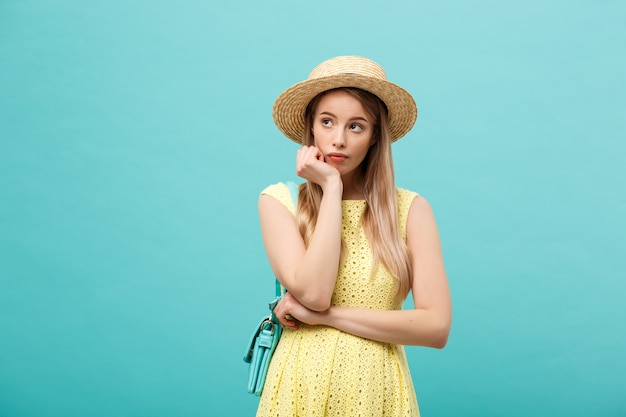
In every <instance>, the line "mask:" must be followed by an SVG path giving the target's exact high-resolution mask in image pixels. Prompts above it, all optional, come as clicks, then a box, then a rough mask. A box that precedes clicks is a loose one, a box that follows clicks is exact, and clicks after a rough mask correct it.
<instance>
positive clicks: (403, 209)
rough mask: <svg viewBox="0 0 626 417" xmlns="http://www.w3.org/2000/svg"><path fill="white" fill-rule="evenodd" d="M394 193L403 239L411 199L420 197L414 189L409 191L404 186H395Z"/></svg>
mask: <svg viewBox="0 0 626 417" xmlns="http://www.w3.org/2000/svg"><path fill="white" fill-rule="evenodd" d="M396 195H397V200H398V221H399V226H400V234H401V236H402V238H403V239H406V232H407V223H408V221H409V213H410V211H411V207H412V205H413V201H414V200H420V199H421V197H420V195H419V194H418V193H416V192H415V191H410V190H407V189H404V188H396ZM418 197H420V198H418Z"/></svg>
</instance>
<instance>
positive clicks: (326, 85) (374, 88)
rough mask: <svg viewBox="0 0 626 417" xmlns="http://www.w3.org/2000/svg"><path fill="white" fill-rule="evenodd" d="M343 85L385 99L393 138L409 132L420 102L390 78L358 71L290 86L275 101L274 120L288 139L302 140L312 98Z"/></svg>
mask: <svg viewBox="0 0 626 417" xmlns="http://www.w3.org/2000/svg"><path fill="white" fill-rule="evenodd" d="M341 87H355V88H360V89H361V90H365V91H368V92H370V93H372V94H374V95H376V96H377V97H378V98H380V99H381V100H382V101H383V102H384V103H385V105H386V106H387V111H388V113H389V135H390V138H391V141H392V142H395V141H397V140H398V139H400V138H401V137H403V136H404V135H406V134H407V133H408V132H409V130H411V128H412V127H413V125H414V124H415V120H416V119H417V105H416V104H415V100H413V97H412V96H411V95H410V94H409V93H408V92H407V91H406V90H405V89H403V88H402V87H400V86H398V85H396V84H394V83H392V82H389V81H385V80H380V79H377V78H373V77H365V76H362V75H358V74H339V75H333V76H329V77H321V78H315V79H312V80H306V81H302V82H299V83H298V84H295V85H293V86H291V87H289V88H288V89H286V90H285V91H284V92H283V93H282V94H281V95H280V96H278V98H277V99H276V101H275V102H274V107H273V109H272V116H273V117H274V123H276V126H278V129H280V131H281V132H283V134H284V135H285V136H287V137H288V138H289V139H291V140H293V141H294V142H297V143H302V139H303V133H304V126H305V120H304V117H305V112H306V108H307V106H308V105H309V103H310V101H311V100H312V99H313V98H314V97H315V96H317V95H318V94H320V93H322V92H324V91H328V90H333V89H336V88H341Z"/></svg>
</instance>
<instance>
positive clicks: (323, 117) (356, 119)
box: [312, 90, 375, 177]
mask: <svg viewBox="0 0 626 417" xmlns="http://www.w3.org/2000/svg"><path fill="white" fill-rule="evenodd" d="M374 127H375V124H374V120H373V119H372V116H371V115H370V114H369V113H367V112H366V111H365V109H364V108H363V105H362V104H361V102H360V101H359V100H358V99H356V98H355V97H353V96H352V95H350V94H349V93H347V92H346V91H342V90H337V91H331V92H329V93H326V94H325V95H324V96H323V97H322V98H321V99H320V101H319V103H318V105H317V108H316V109H315V114H314V115H313V123H312V129H313V137H314V139H315V146H317V147H318V148H319V150H320V151H321V152H322V154H323V155H324V161H325V162H326V163H328V164H330V165H332V166H333V167H335V168H336V169H337V170H338V171H339V173H340V174H341V176H342V177H344V176H348V175H350V174H352V173H354V172H355V170H356V169H357V168H358V167H359V166H360V165H361V162H363V159H365V156H366V155H367V152H368V150H369V148H370V146H372V144H373V142H372V134H373V132H374Z"/></svg>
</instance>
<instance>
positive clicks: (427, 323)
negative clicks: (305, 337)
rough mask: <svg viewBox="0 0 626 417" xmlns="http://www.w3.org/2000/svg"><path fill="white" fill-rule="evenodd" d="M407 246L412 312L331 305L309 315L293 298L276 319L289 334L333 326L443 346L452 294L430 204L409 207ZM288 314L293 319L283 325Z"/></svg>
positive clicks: (389, 339)
mask: <svg viewBox="0 0 626 417" xmlns="http://www.w3.org/2000/svg"><path fill="white" fill-rule="evenodd" d="M407 244H408V245H409V249H410V251H411V254H412V255H411V262H412V267H413V282H412V287H411V289H412V294H413V302H414V306H415V307H414V308H413V309H410V310H397V311H380V310H371V309H363V308H354V307H341V306H331V307H330V308H328V309H327V310H325V311H312V310H310V309H308V308H306V306H304V305H301V304H300V303H299V302H298V300H297V299H294V298H293V297H285V299H284V300H283V302H281V303H280V304H279V305H278V306H277V307H276V310H275V311H276V314H277V316H278V317H279V320H281V323H282V324H283V326H285V327H288V328H292V329H297V327H298V322H303V323H306V324H310V325H326V326H331V327H334V328H337V329H339V330H342V331H345V332H347V333H351V334H354V335H356V336H360V337H364V338H367V339H372V340H377V341H381V342H387V343H396V344H403V345H419V346H429V347H435V348H442V347H444V346H445V345H446V343H447V340H448V334H449V332H450V326H451V320H452V311H451V310H452V309H451V301H450V291H449V288H448V282H447V278H446V273H445V269H444V265H443V257H442V254H441V246H440V242H439V233H438V232H437V227H436V224H435V219H434V216H433V213H432V210H431V208H430V205H429V204H428V202H427V201H426V200H425V199H423V198H421V197H420V198H416V199H415V200H414V201H413V204H412V205H411V209H410V212H409V218H408V224H407ZM287 314H290V315H291V316H293V317H294V318H295V319H296V320H295V321H294V320H286V318H285V316H286V315H287Z"/></svg>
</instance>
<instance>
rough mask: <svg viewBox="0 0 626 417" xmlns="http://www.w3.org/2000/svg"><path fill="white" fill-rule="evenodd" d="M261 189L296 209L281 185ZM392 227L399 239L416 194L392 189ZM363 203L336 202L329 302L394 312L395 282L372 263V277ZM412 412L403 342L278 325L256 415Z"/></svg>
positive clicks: (416, 413)
mask: <svg viewBox="0 0 626 417" xmlns="http://www.w3.org/2000/svg"><path fill="white" fill-rule="evenodd" d="M262 194H267V195H270V196H272V197H274V198H276V199H277V200H278V201H279V202H280V203H282V204H283V205H284V206H285V207H286V208H287V209H288V210H289V211H290V212H291V213H292V214H294V213H295V207H294V205H293V201H292V198H291V195H290V194H289V189H288V188H287V186H286V185H285V184H283V183H278V184H274V185H271V186H269V187H267V188H266V189H265V190H263V192H262ZM397 195H398V212H399V230H400V233H401V235H402V238H403V239H405V240H406V222H407V217H408V212H409V207H410V205H411V202H412V201H413V199H414V198H415V197H416V196H417V194H416V193H414V192H411V191H407V190H403V189H400V188H398V189H397ZM365 206H366V203H365V200H343V201H342V237H343V240H344V242H345V245H346V247H345V249H346V258H345V261H344V263H343V264H342V265H341V267H340V269H339V274H338V276H337V281H336V284H335V290H334V293H333V296H332V300H331V304H332V305H338V306H352V307H360V308H370V309H376V310H399V309H401V308H402V304H401V302H398V301H396V300H395V292H394V279H393V277H392V276H391V275H390V274H389V272H388V271H387V270H386V269H385V268H384V267H382V266H379V267H378V268H377V270H376V272H375V273H374V274H373V275H372V274H371V273H370V272H371V265H372V254H371V248H370V245H369V243H368V241H367V239H366V237H365V234H364V231H363V228H362V227H361V225H360V218H361V214H362V213H363V211H364V209H365ZM266 416H273V417H276V416H278V417H296V416H298V417H300V416H311V417H325V416H326V417H331V416H333V417H334V416H336V417H345V416H361V417H366V416H372V417H373V416H394V417H395V416H403V417H407V416H419V410H418V406H417V399H416V397H415V391H414V389H413V382H412V380H411V374H410V372H409V367H408V363H407V359H406V355H405V352H404V347H403V346H401V345H394V344H390V343H382V342H377V341H373V340H369V339H364V338H361V337H358V336H354V335H351V334H349V333H345V332H342V331H341V330H337V329H335V328H332V327H327V326H308V325H304V324H301V325H300V328H299V329H298V330H290V329H284V331H283V334H282V336H281V339H280V342H279V343H278V346H277V347H276V350H275V352H274V355H273V357H272V360H271V363H270V365H269V370H268V373H267V377H266V381H265V386H264V388H263V394H262V395H261V400H260V402H259V408H258V410H257V417H266Z"/></svg>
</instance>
